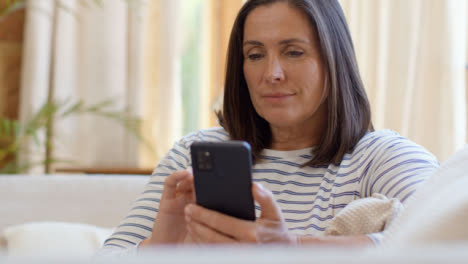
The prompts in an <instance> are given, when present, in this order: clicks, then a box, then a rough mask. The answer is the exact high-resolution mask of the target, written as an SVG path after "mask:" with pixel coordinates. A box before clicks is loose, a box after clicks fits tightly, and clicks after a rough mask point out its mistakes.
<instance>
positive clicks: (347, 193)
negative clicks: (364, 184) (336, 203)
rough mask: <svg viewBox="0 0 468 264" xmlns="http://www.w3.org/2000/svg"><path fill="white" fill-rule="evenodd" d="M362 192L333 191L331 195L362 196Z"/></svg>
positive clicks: (335, 196) (334, 196)
mask: <svg viewBox="0 0 468 264" xmlns="http://www.w3.org/2000/svg"><path fill="white" fill-rule="evenodd" d="M360 195H361V194H360V193H359V192H358V191H350V192H342V193H332V194H331V195H330V196H331V197H333V198H337V197H343V196H358V197H359V196H360Z"/></svg>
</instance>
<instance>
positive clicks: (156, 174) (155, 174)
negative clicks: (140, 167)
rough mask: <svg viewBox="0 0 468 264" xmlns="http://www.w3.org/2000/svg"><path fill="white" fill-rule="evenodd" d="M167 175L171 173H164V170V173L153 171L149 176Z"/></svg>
mask: <svg viewBox="0 0 468 264" xmlns="http://www.w3.org/2000/svg"><path fill="white" fill-rule="evenodd" d="M169 175H171V174H170V173H166V172H164V173H161V172H158V173H153V174H151V176H163V177H167V176H169Z"/></svg>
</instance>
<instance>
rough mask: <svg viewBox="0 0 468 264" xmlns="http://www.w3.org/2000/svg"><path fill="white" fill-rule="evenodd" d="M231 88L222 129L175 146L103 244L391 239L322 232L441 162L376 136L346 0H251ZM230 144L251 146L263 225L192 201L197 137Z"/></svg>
mask: <svg viewBox="0 0 468 264" xmlns="http://www.w3.org/2000/svg"><path fill="white" fill-rule="evenodd" d="M225 83H226V86H225V94H224V108H223V111H222V113H221V114H219V117H220V121H221V124H222V126H223V128H214V129H208V130H202V131H199V132H196V133H193V134H190V135H188V136H186V137H184V138H182V139H181V140H180V141H179V142H177V143H176V144H175V145H174V147H173V148H172V149H171V150H170V151H169V153H168V154H167V156H166V157H165V158H164V159H162V160H161V162H160V163H159V165H158V166H157V168H156V169H155V171H154V173H153V176H152V178H151V181H150V182H149V184H148V185H147V187H146V190H145V191H144V192H143V194H142V197H141V198H140V199H139V200H137V201H136V203H135V205H134V207H133V209H132V210H131V211H130V213H129V215H128V216H127V217H126V218H125V219H124V220H123V221H122V223H121V225H120V226H119V227H118V229H117V230H116V232H115V233H114V234H113V235H112V237H111V238H109V239H108V240H107V241H106V243H105V248H109V249H112V248H135V246H136V245H139V246H141V247H143V246H146V245H157V244H168V243H184V242H185V243H238V242H241V243H267V242H281V243H289V244H297V243H301V244H305V243H310V244H323V243H329V244H337V245H355V244H360V245H368V244H372V243H374V242H378V240H379V238H380V237H381V234H378V233H377V234H362V235H359V236H350V237H326V236H323V233H324V231H325V229H326V226H327V223H329V222H330V220H331V219H333V217H334V216H335V215H336V214H337V213H338V212H339V211H340V210H341V209H343V208H344V207H346V205H347V204H349V203H350V202H352V201H353V200H356V199H360V198H365V197H369V196H371V195H372V194H373V193H381V194H383V195H385V196H387V197H389V198H397V199H399V200H400V201H402V202H404V201H405V200H406V199H407V198H408V197H409V196H410V195H411V194H413V193H414V191H415V190H416V189H417V187H418V186H419V185H421V183H422V182H423V181H424V180H425V179H426V177H427V175H428V174H429V173H430V172H432V171H433V170H434V169H435V168H436V167H437V166H438V162H437V160H436V159H435V158H434V156H432V155H431V154H430V153H428V152H427V151H426V150H425V149H423V148H422V147H420V146H418V145H416V144H414V143H412V142H410V141H409V140H407V139H405V138H403V137H401V136H399V135H398V134H396V133H395V132H392V131H377V132H375V131H373V128H372V124H371V114H370V107H369V103H368V100H367V97H366V94H365V91H364V87H363V84H362V82H361V79H360V76H359V71H358V66H357V63H356V59H355V54H354V49H353V45H352V41H351V37H350V34H349V31H348V28H347V25H346V21H345V18H344V15H343V12H342V10H341V7H340V6H339V3H338V1H336V0H313V1H310V0H251V1H248V2H247V3H246V4H245V5H244V6H243V7H242V9H241V10H240V12H239V14H238V17H237V19H236V21H235V24H234V27H233V31H232V34H231V39H230V43H229V51H228V63H227V74H226V82H225ZM228 139H234V140H245V141H247V142H249V143H250V144H251V146H252V151H253V156H254V163H255V164H254V169H253V179H254V182H255V184H254V185H253V190H252V191H253V195H254V199H255V200H256V201H257V202H258V205H259V207H258V208H257V213H258V215H260V217H259V218H258V219H257V221H255V222H249V221H243V220H239V219H235V218H232V217H229V216H226V215H223V214H220V213H217V212H214V211H210V210H208V209H204V208H202V207H200V206H197V205H196V204H195V203H194V198H193V182H192V175H191V173H190V172H189V170H190V167H191V161H190V155H189V147H190V144H191V143H193V142H194V141H224V140H228ZM260 211H261V213H260ZM143 240H144V241H143ZM142 241H143V242H142ZM140 243H141V244H140Z"/></svg>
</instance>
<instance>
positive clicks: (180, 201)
mask: <svg viewBox="0 0 468 264" xmlns="http://www.w3.org/2000/svg"><path fill="white" fill-rule="evenodd" d="M193 190H194V189H193V176H192V174H191V173H190V172H188V171H177V172H174V173H172V174H171V175H169V176H168V177H167V178H166V180H165V181H164V191H163V194H162V197H161V202H160V204H159V211H158V214H157V215H156V219H155V220H154V225H153V232H152V235H151V237H150V238H148V239H146V240H145V241H144V242H142V243H141V244H140V245H142V246H143V245H148V244H175V243H183V242H184V241H185V240H186V236H187V231H186V225H185V220H184V208H185V207H186V206H187V205H188V204H190V203H194V202H195V194H194V191H193Z"/></svg>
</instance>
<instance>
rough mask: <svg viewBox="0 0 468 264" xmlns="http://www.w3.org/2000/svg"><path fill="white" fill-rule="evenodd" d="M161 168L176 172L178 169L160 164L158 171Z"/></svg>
mask: <svg viewBox="0 0 468 264" xmlns="http://www.w3.org/2000/svg"><path fill="white" fill-rule="evenodd" d="M159 168H166V169H170V170H171V171H176V170H177V169H176V168H174V167H172V166H169V165H164V164H161V163H159V165H158V167H157V168H156V169H159Z"/></svg>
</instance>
